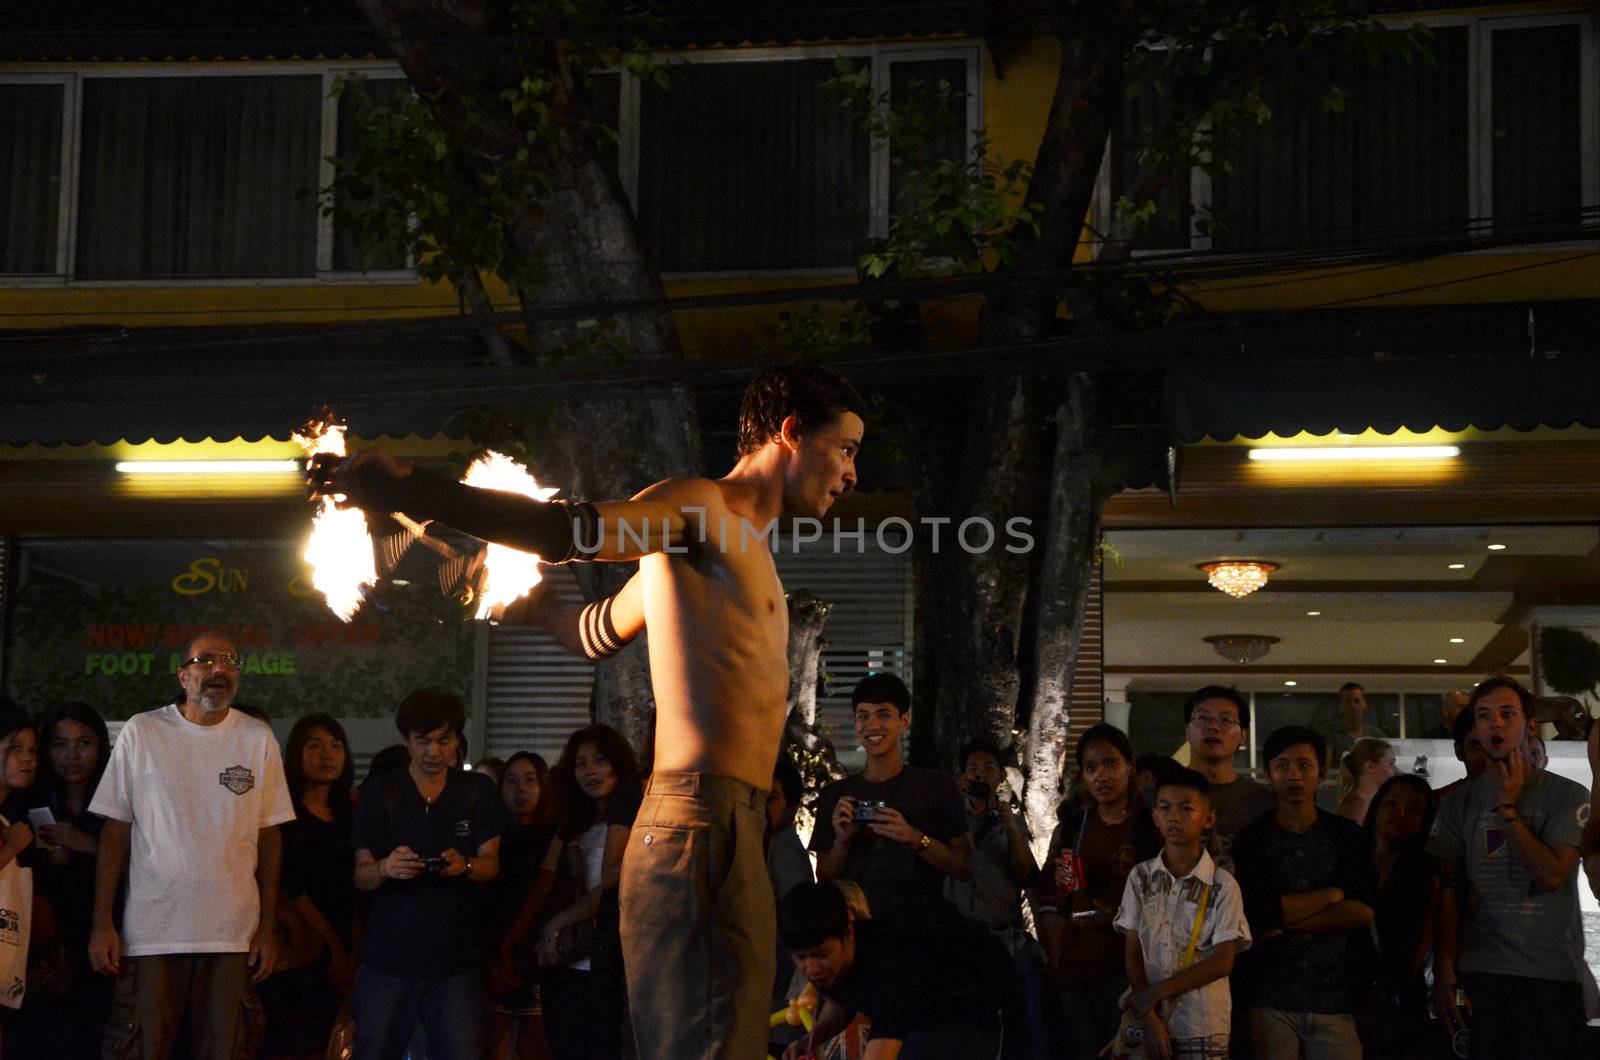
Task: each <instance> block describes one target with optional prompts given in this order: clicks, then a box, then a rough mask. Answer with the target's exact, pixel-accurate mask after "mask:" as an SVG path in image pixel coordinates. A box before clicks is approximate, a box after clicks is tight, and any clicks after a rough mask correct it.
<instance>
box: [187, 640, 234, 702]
mask: <svg viewBox="0 0 1600 1060" xmlns="http://www.w3.org/2000/svg"><path fill="white" fill-rule="evenodd" d="M178 683H179V684H180V685H182V686H183V694H184V695H185V696H187V697H188V698H189V701H190V702H191V703H199V704H200V709H201V710H203V711H205V712H206V713H207V714H215V713H217V712H219V711H224V710H227V709H228V707H229V706H231V705H232V703H233V697H234V696H235V695H236V694H237V693H238V691H239V649H238V648H235V647H234V646H233V642H232V641H231V640H229V639H228V638H226V637H218V636H212V635H207V636H204V637H200V638H199V639H197V640H196V641H195V642H194V643H192V644H190V645H189V654H188V655H187V656H186V657H185V659H184V663H183V666H182V667H180V668H179V670H178Z"/></svg>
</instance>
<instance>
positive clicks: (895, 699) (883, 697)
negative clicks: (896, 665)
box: [850, 673, 911, 714]
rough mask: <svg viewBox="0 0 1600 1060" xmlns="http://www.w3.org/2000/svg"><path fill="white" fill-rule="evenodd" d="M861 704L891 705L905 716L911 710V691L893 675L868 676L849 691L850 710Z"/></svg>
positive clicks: (878, 674) (877, 674)
mask: <svg viewBox="0 0 1600 1060" xmlns="http://www.w3.org/2000/svg"><path fill="white" fill-rule="evenodd" d="M862 703H893V704H894V707H895V709H896V710H898V711H899V712H900V713H902V714H905V713H906V712H908V711H909V710H910V709H911V689H909V688H907V687H906V683H905V682H904V681H902V680H900V678H898V677H896V676H895V675H894V674H888V673H876V674H868V675H867V676H865V677H863V678H862V679H861V680H859V681H857V682H856V687H855V688H853V689H851V690H850V709H851V710H854V709H855V708H856V707H858V706H860V705H861V704H862Z"/></svg>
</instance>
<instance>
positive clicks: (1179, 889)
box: [1115, 769, 1250, 1060]
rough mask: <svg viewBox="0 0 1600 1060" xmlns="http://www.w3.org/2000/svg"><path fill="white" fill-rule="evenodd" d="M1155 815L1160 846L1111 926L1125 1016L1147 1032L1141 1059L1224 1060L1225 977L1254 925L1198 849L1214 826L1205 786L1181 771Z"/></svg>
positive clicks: (1164, 789)
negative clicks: (1123, 968)
mask: <svg viewBox="0 0 1600 1060" xmlns="http://www.w3.org/2000/svg"><path fill="white" fill-rule="evenodd" d="M1152 815H1153V816H1154V818H1155V823H1156V830H1157V831H1158V832H1160V833H1161V839H1162V842H1163V844H1164V846H1163V848H1162V851H1161V854H1160V855H1159V856H1157V857H1154V858H1151V859H1150V860H1149V861H1145V862H1141V863H1140V864H1138V865H1136V866H1134V869H1133V872H1132V873H1131V874H1130V875H1129V876H1128V883H1127V886H1126V887H1124V888H1123V891H1122V908H1121V909H1119V910H1118V911H1117V919H1116V921H1115V924H1116V928H1117V930H1118V931H1121V932H1122V933H1123V936H1124V951H1123V952H1124V955H1125V962H1126V965H1127V971H1128V983H1129V988H1130V989H1129V994H1128V996H1127V999H1126V1001H1125V1002H1124V1007H1125V1008H1126V1009H1127V1011H1129V1012H1130V1013H1132V1014H1134V1015H1135V1016H1137V1017H1139V1019H1140V1022H1141V1023H1142V1025H1143V1028H1144V1055H1146V1056H1150V1057H1157V1058H1166V1057H1173V1058H1178V1057H1192V1058H1207V1060H1209V1058H1213V1057H1226V1056H1227V1055H1228V1024H1229V1020H1230V1018H1231V1016H1232V1001H1231V998H1230V996H1229V993H1228V973H1229V972H1231V971H1232V970H1233V958H1234V955H1235V954H1237V953H1239V952H1240V951H1241V950H1244V949H1245V948H1246V947H1248V946H1249V945H1250V925H1249V924H1247V923H1245V918H1244V900H1243V899H1242V898H1241V896H1240V894H1239V885H1238V884H1237V883H1236V882H1234V879H1233V876H1232V875H1230V874H1229V873H1228V871H1227V870H1226V869H1221V868H1218V867H1217V865H1216V863H1215V862H1214V861H1212V860H1211V855H1210V854H1209V853H1207V852H1206V850H1205V847H1204V844H1203V842H1202V841H1203V839H1204V837H1205V835H1206V833H1208V832H1209V831H1210V830H1211V829H1212V828H1214V827H1215V826H1216V823H1217V813H1216V810H1214V809H1213V808H1212V806H1211V792H1210V783H1209V782H1208V781H1207V780H1206V778H1205V777H1204V776H1202V775H1201V774H1200V773H1198V772H1197V771H1195V770H1193V769H1180V770H1177V771H1176V772H1175V773H1173V774H1172V775H1171V776H1169V777H1167V778H1166V779H1165V780H1163V781H1162V782H1161V786H1160V787H1159V788H1157V789H1156V799H1155V809H1154V810H1153V811H1152ZM1197 921H1198V923H1199V930H1198V931H1196V930H1195V927H1196V922H1197ZM1191 943H1192V944H1193V946H1192V949H1191ZM1124 1044H1125V1045H1126V1044H1131V1043H1124Z"/></svg>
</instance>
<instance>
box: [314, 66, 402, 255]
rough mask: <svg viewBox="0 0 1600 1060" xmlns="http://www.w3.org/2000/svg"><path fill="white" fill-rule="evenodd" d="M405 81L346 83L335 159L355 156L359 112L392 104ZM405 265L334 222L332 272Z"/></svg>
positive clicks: (336, 127)
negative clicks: (382, 255) (386, 256)
mask: <svg viewBox="0 0 1600 1060" xmlns="http://www.w3.org/2000/svg"><path fill="white" fill-rule="evenodd" d="M408 84H409V82H408V81H406V80H405V79H404V78H401V77H386V78H378V77H368V78H365V79H363V80H362V81H361V83H360V84H350V85H348V86H346V88H345V90H344V91H343V92H341V93H339V99H338V103H337V104H336V106H337V108H338V109H337V113H336V117H335V122H334V141H335V146H334V157H335V158H336V159H338V160H339V161H340V162H345V163H348V162H351V161H353V160H354V159H355V156H356V149H357V145H358V142H359V137H360V130H361V123H362V117H363V115H364V114H366V113H367V111H368V110H369V109H371V108H372V107H373V106H379V107H387V106H392V105H393V104H394V103H395V102H396V101H398V100H399V99H400V96H401V94H402V93H404V92H405V91H406V88H407V86H408ZM406 265H407V262H406V260H405V259H404V258H400V259H398V260H396V259H395V258H394V257H392V256H391V257H388V258H382V257H379V256H378V255H377V252H376V250H374V249H369V248H368V247H366V246H363V245H362V243H361V241H360V240H359V239H358V238H357V237H356V236H354V235H352V234H350V233H349V232H342V231H340V230H339V228H338V226H337V225H335V226H333V259H332V266H333V270H334V271H335V272H367V271H380V270H394V269H403V268H405V267H406Z"/></svg>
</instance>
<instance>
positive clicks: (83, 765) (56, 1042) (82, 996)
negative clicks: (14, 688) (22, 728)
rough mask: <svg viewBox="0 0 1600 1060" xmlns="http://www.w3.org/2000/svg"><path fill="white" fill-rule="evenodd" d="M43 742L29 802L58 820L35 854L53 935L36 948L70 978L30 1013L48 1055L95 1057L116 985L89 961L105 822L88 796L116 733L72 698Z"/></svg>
mask: <svg viewBox="0 0 1600 1060" xmlns="http://www.w3.org/2000/svg"><path fill="white" fill-rule="evenodd" d="M39 745H40V747H41V748H42V750H43V754H42V755H40V756H39V770H38V782H37V783H36V784H35V785H34V789H33V792H32V798H31V799H30V800H29V802H30V804H31V805H34V806H41V807H44V808H46V809H48V810H49V811H50V816H51V818H52V819H54V821H55V823H54V824H50V825H45V826H43V827H41V828H40V829H39V834H38V847H37V850H36V852H35V853H34V854H33V855H30V860H31V861H32V864H33V866H34V874H33V882H34V891H35V895H36V897H37V898H38V899H40V900H42V903H43V904H44V905H46V906H48V911H46V910H43V909H40V908H39V905H40V903H39V902H36V903H35V910H36V912H35V921H36V922H37V923H39V924H40V925H41V926H42V925H43V924H44V922H45V919H44V918H46V917H48V918H49V919H50V920H51V921H52V922H53V925H54V929H55V933H56V935H55V940H54V941H50V940H49V939H48V938H47V937H42V936H40V935H39V934H38V933H37V932H36V933H35V934H36V945H39V946H41V947H49V948H50V949H52V950H57V952H58V953H59V954H60V955H61V956H62V958H63V959H62V960H61V962H60V963H61V965H62V967H64V969H65V971H66V977H65V982H64V984H63V985H64V988H65V989H64V991H63V992H61V993H60V994H59V995H57V996H49V993H48V989H47V988H45V989H35V990H32V991H30V993H29V994H28V995H27V1000H26V1002H25V1015H26V1017H27V1019H28V1021H29V1023H30V1024H32V1025H37V1026H39V1027H41V1028H48V1034H49V1052H50V1054H51V1055H53V1056H68V1057H75V1056H84V1057H87V1056H98V1055H99V1052H100V1040H101V1037H102V1036H103V1033H104V1028H105V1023H106V1019H107V1018H108V1017H109V1016H110V1013H111V991H112V987H113V986H114V985H115V984H114V982H113V981H112V980H110V979H107V978H106V977H105V976H103V975H97V974H95V971H94V969H93V967H91V966H90V964H89V933H90V929H91V928H92V926H93V923H92V921H93V919H94V862H95V853H96V851H98V850H99V848H100V826H101V824H102V821H101V819H100V818H99V817H96V816H95V815H94V814H92V813H90V812H89V800H90V799H92V798H93V797H94V789H95V786H96V785H97V784H99V783H100V775H101V774H102V773H104V772H105V769H106V760H107V758H108V756H109V755H110V751H111V738H110V736H109V735H108V734H107V732H106V723H105V719H104V718H102V717H100V715H99V713H98V712H97V711H96V710H95V709H94V708H93V707H91V706H88V705H87V704H84V703H76V702H69V703H63V704H62V705H61V706H60V707H59V708H57V709H56V710H55V711H54V712H53V713H51V714H49V715H48V716H47V717H45V718H44V720H43V724H42V725H41V727H40V731H39ZM57 947H59V949H57ZM42 952H43V950H42V949H41V953H42ZM37 961H38V955H36V956H35V962H36V963H37ZM41 985H42V984H36V986H41ZM34 1044H37V1043H34ZM18 1055H23V1053H22V1052H20V1051H19V1052H18Z"/></svg>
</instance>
